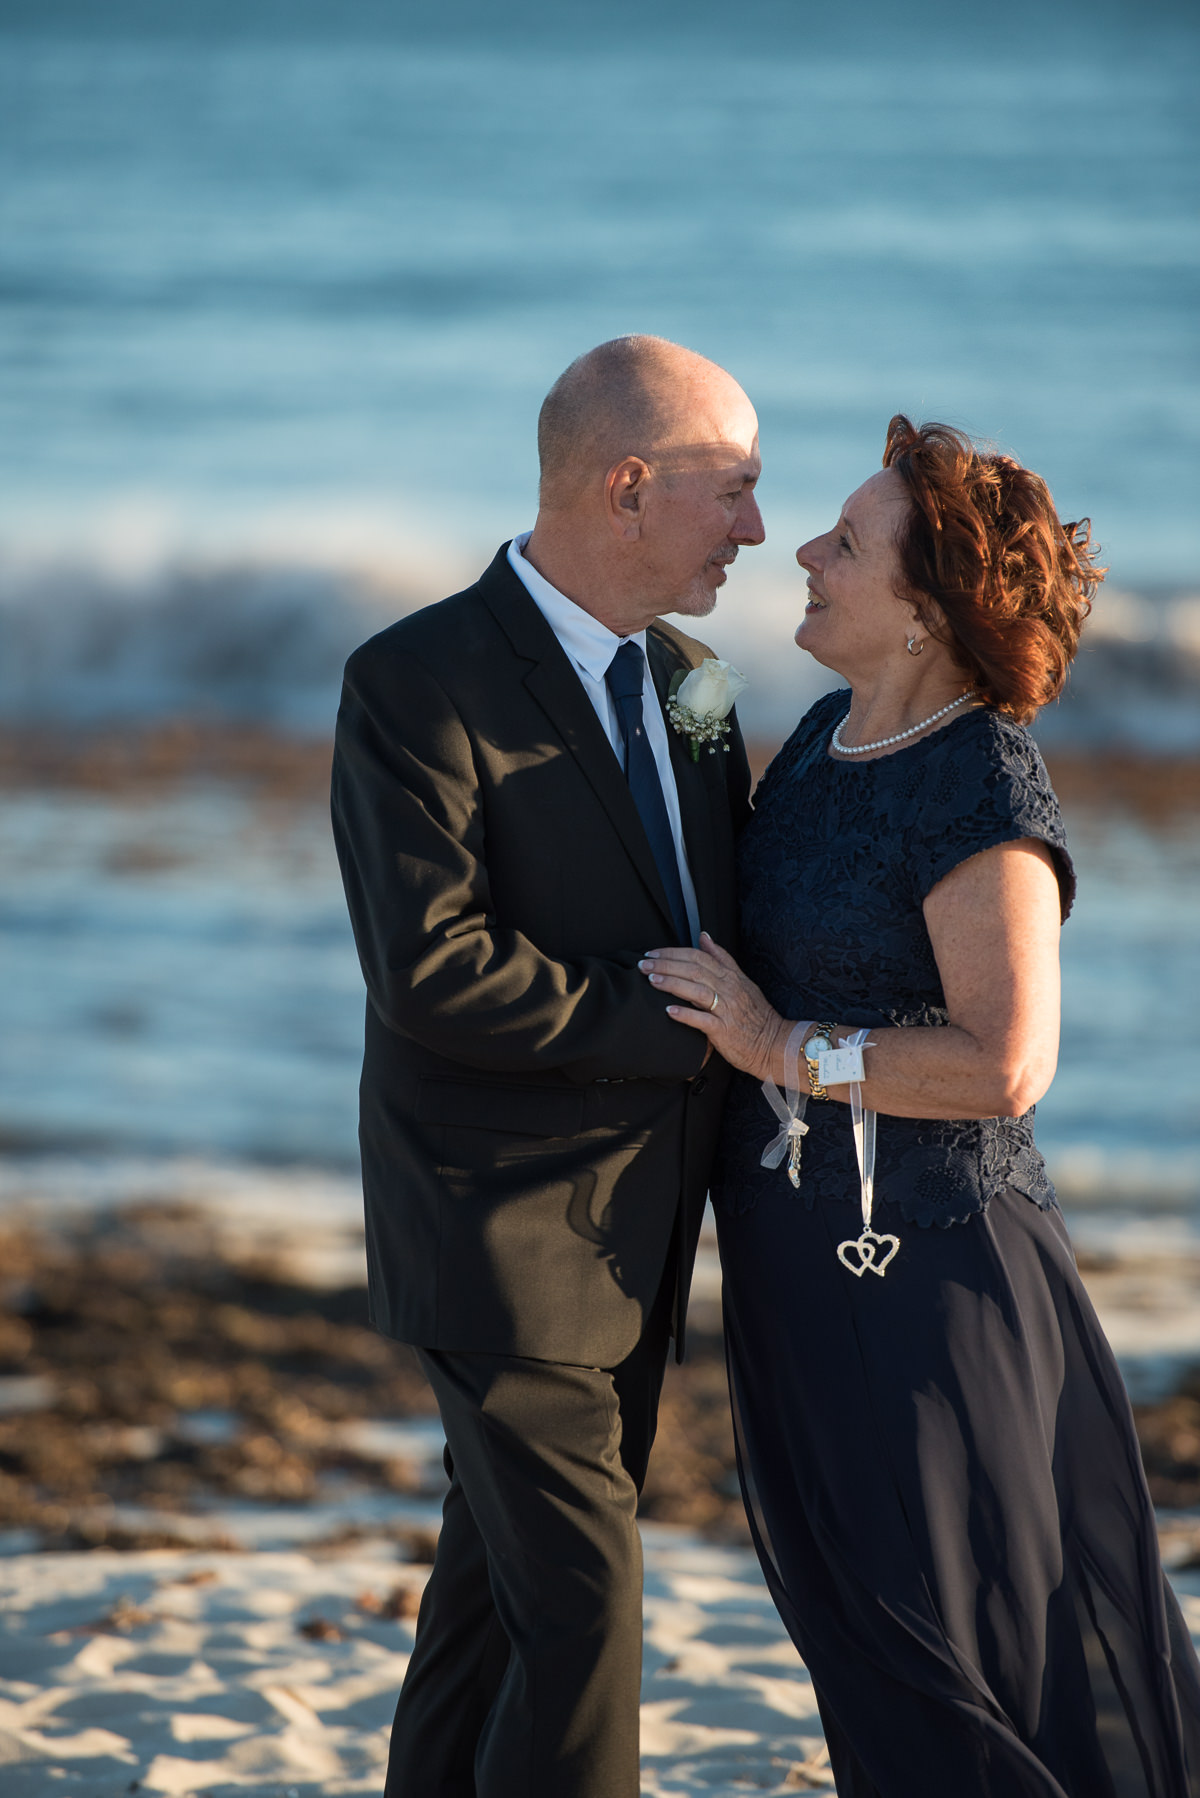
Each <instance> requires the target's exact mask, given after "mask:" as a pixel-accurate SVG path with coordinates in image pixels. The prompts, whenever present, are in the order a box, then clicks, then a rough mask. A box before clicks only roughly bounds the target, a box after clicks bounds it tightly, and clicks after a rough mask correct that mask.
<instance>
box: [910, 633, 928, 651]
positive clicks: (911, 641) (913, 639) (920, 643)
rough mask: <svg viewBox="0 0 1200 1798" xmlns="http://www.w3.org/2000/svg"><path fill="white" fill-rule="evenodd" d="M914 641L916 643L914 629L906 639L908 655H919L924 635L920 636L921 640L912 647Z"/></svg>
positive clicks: (922, 647)
mask: <svg viewBox="0 0 1200 1798" xmlns="http://www.w3.org/2000/svg"><path fill="white" fill-rule="evenodd" d="M914 643H917V633H916V631H914V632H913V634H912V636H911V637H910V638H909V639H908V644H907V649H908V653H909V655H910V656H919V655H920V653H921V651H922V650H923V649H924V647H925V639H924V637H922V638H921V641H920V642H919V643H917V647H916V648H915V649H914V648H913V644H914Z"/></svg>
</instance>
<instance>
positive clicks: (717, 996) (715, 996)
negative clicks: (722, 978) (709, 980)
mask: <svg viewBox="0 0 1200 1798" xmlns="http://www.w3.org/2000/svg"><path fill="white" fill-rule="evenodd" d="M720 1002H721V995H720V993H719V992H717V990H716V988H715V987H714V988H713V1002H712V1004H711V1005H710V1006H709V1008H708V1009H709V1010H710V1011H715V1010H716V1009H717V1006H718V1005H719V1004H720Z"/></svg>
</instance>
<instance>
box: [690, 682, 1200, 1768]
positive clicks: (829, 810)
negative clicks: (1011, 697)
mask: <svg viewBox="0 0 1200 1798" xmlns="http://www.w3.org/2000/svg"><path fill="white" fill-rule="evenodd" d="M847 698H848V696H847V695H846V694H845V693H840V694H830V695H827V696H826V697H825V698H824V699H822V700H820V701H818V703H817V704H816V705H815V706H814V707H813V709H812V710H811V711H810V712H809V713H808V715H807V716H806V718H805V719H804V720H803V721H802V722H801V724H800V726H799V728H798V729H797V731H796V732H795V734H794V735H793V736H792V738H791V739H790V741H789V742H788V743H787V744H786V745H785V747H784V748H783V750H782V751H781V752H780V754H779V755H778V756H777V757H776V759H775V761H774V762H773V763H772V765H771V767H770V768H769V770H768V771H767V774H766V776H765V778H764V780H763V782H762V784H761V785H760V787H759V789H758V793H757V795H756V799H755V811H754V816H753V818H752V819H751V821H750V823H749V825H748V826H747V829H746V831H745V833H744V835H743V837H742V841H741V845H740V850H739V879H740V886H741V899H742V948H741V960H742V963H743V965H744V967H745V968H746V970H747V972H748V973H749V974H750V975H751V977H752V978H753V979H754V980H756V981H757V982H758V983H759V985H760V986H761V987H762V988H763V990H764V991H765V993H766V994H767V997H768V998H769V999H770V1001H771V1003H772V1004H773V1005H774V1006H775V1007H776V1008H777V1009H778V1010H779V1011H780V1012H781V1013H783V1015H784V1016H786V1017H791V1018H817V1019H824V1018H830V1019H836V1020H837V1021H838V1022H839V1023H843V1024H866V1025H882V1024H901V1025H915V1024H925V1025H936V1024H938V1023H941V1022H944V1021H945V1017H946V1013H945V1009H944V1001H943V994H942V990H941V984H940V981H939V978H938V972H937V966H936V963H935V961H934V958H933V954H932V951H931V948H930V943H929V938H928V935H927V933H926V930H925V925H924V920H923V914H922V902H923V900H924V899H925V897H926V895H927V894H928V893H929V891H930V889H931V888H932V887H933V886H934V885H935V884H936V883H937V882H938V881H939V880H940V879H941V878H942V877H943V876H944V875H946V874H947V873H949V872H950V870H951V869H952V868H953V867H955V866H956V865H957V864H958V863H959V862H961V861H963V860H964V859H965V858H966V857H968V856H970V855H973V854H976V853H978V852H979V851H980V850H983V849H986V848H989V847H991V846H992V845H993V844H996V843H1003V842H1012V841H1015V840H1018V839H1021V838H1026V837H1033V838H1038V839H1040V840H1042V841H1043V842H1045V843H1047V844H1049V846H1050V848H1051V851H1052V854H1053V857H1054V861H1055V866H1056V868H1057V872H1058V876H1059V883H1060V887H1061V890H1062V896H1063V910H1064V915H1065V913H1066V911H1067V909H1068V908H1069V905H1070V901H1071V898H1072V895H1073V888H1074V876H1073V874H1072V871H1071V864H1070V860H1069V858H1068V856H1067V853H1066V849H1065V846H1064V838H1063V830H1062V821H1061V818H1060V816H1059V811H1058V806H1057V803H1056V801H1055V798H1054V795H1053V792H1052V791H1051V789H1050V786H1049V783H1048V781H1047V778H1046V772H1045V769H1044V767H1043V765H1042V761H1041V757H1040V755H1039V754H1038V751H1037V748H1036V746H1035V744H1034V743H1033V740H1032V739H1031V737H1030V736H1029V734H1028V733H1027V732H1026V731H1025V730H1023V729H1022V728H1020V727H1019V726H1017V725H1014V724H1012V723H1011V722H1009V721H1007V720H1005V719H1003V718H1001V717H1000V716H999V715H997V714H996V713H994V712H992V711H990V710H988V709H984V708H980V709H977V710H974V711H971V712H967V713H964V714H961V715H960V716H958V717H957V718H955V719H952V720H951V721H950V722H949V723H948V724H946V725H945V726H944V727H943V728H942V729H941V730H939V731H936V732H935V733H934V734H932V735H931V736H929V737H926V738H924V739H923V740H920V741H918V742H917V743H914V744H910V745H909V746H907V747H905V748H902V749H899V750H897V751H895V752H894V753H892V754H890V755H887V756H884V757H881V758H879V759H877V760H875V761H871V762H867V763H857V762H843V761H837V760H835V759H834V758H832V757H831V756H830V755H829V754H828V748H827V745H828V741H829V734H830V731H831V729H832V727H833V725H834V724H835V723H836V722H837V720H838V718H839V717H840V716H842V714H843V712H844V711H845V709H846V705H847ZM806 1121H807V1122H808V1123H809V1125H810V1132H809V1134H808V1136H807V1137H806V1138H805V1140H804V1147H803V1159H802V1167H801V1187H800V1191H799V1192H796V1191H795V1190H794V1189H793V1187H792V1185H791V1184H790V1182H789V1180H788V1179H787V1175H786V1169H785V1167H779V1168H776V1169H773V1170H772V1169H767V1168H763V1167H762V1166H761V1165H760V1157H761V1154H762V1150H763V1148H764V1146H765V1144H766V1143H767V1141H768V1140H769V1139H770V1138H771V1137H772V1136H773V1135H774V1133H775V1130H776V1128H777V1125H776V1121H775V1118H774V1116H773V1114H772V1112H771V1111H770V1110H769V1108H768V1106H767V1103H766V1101H765V1099H764V1098H763V1095H762V1092H761V1090H760V1088H759V1085H758V1083H757V1082H756V1081H753V1080H751V1079H748V1078H746V1077H745V1076H739V1078H738V1081H737V1083H736V1085H735V1088H734V1093H733V1097H732V1099H731V1102H730V1107H729V1111H728V1114H727V1121H726V1126H725V1134H724V1139H723V1143H722V1147H721V1153H720V1157H719V1163H718V1169H717V1177H716V1179H715V1180H714V1185H713V1198H714V1203H715V1207H716V1212H717V1225H718V1231H719V1235H720V1241H721V1259H722V1264H723V1268H724V1280H725V1311H726V1333H727V1343H728V1354H729V1371H730V1388H731V1393H732V1398H733V1408H734V1418H735V1425H736V1432H737V1442H738V1458H739V1467H740V1471H741V1476H742V1484H743V1492H744V1496H745V1500H746V1508H747V1512H748V1515H749V1517H750V1523H751V1529H752V1532H753V1535H754V1540H755V1545H756V1547H757V1549H758V1554H759V1558H760V1560H761V1562H762V1566H763V1570H764V1573H765V1575H766V1578H767V1582H768V1584H769V1586H770V1588H771V1592H772V1596H773V1597H774V1600H775V1603H776V1604H777V1606H778V1607H779V1611H780V1614H781V1616H782V1617H783V1620H784V1622H785V1624H786V1625H787V1628H788V1630H789V1631H790V1633H791V1636H792V1639H793V1640H794V1642H795V1644H796V1646H797V1648H798V1649H799V1651H800V1653H801V1654H802V1655H803V1657H804V1660H805V1662H806V1664H807V1666H808V1669H809V1672H810V1674H811V1676H812V1679H813V1684H814V1686H815V1688H816V1691H817V1696H818V1699H819V1702H820V1706H821V1714H822V1719H823V1721H824V1724H825V1728H826V1734H827V1738H828V1741H829V1747H830V1754H831V1759H832V1764H833V1769H834V1773H835V1775H836V1778H837V1782H838V1786H837V1789H838V1792H839V1793H840V1794H841V1798H1200V1668H1198V1666H1197V1663H1196V1658H1195V1655H1194V1653H1193V1650H1192V1646H1191V1642H1190V1640H1189V1638H1188V1634H1187V1630H1186V1628H1185V1626H1184V1623H1183V1619H1182V1616H1181V1615H1180V1612H1179V1608H1178V1606H1177V1604H1176V1602H1175V1600H1174V1597H1173V1596H1172V1594H1171V1592H1170V1589H1169V1587H1168V1586H1167V1585H1166V1582H1165V1580H1164V1578H1163V1574H1162V1569H1161V1565H1160V1562H1159V1557H1158V1548H1157V1538H1156V1534H1155V1527H1154V1514H1153V1510H1152V1508H1151V1504H1150V1498H1149V1494H1148V1492H1147V1489H1146V1483H1145V1479H1144V1477H1143V1474H1142V1468H1141V1461H1140V1457H1139V1453H1138V1445H1137V1440H1136V1437H1135V1434H1134V1429H1133V1420H1132V1417H1131V1415H1130V1410H1129V1405H1128V1401H1127V1399H1126V1396H1125V1391H1124V1387H1123V1385H1122V1382H1121V1378H1120V1375H1119V1373H1118V1371H1117V1368H1116V1364H1115V1362H1114V1361H1113V1358H1112V1354H1111V1351H1110V1350H1109V1347H1108V1344H1107V1343H1106V1341H1105V1339H1104V1336H1103V1334H1102V1332H1101V1330H1100V1327H1099V1324H1098V1323H1097V1321H1096V1317H1095V1314H1094V1312H1093V1310H1092V1307H1091V1304H1090V1303H1089V1301H1088V1298H1087V1295H1086V1293H1085V1292H1084V1289H1083V1287H1082V1285H1081V1283H1080V1280H1079V1277H1078V1274H1077V1272H1076V1269H1075V1263H1074V1258H1073V1256H1072V1253H1071V1248H1070V1244H1069V1241H1068V1238H1067V1234H1066V1230H1065V1227H1064V1224H1063V1220H1062V1216H1061V1213H1060V1212H1059V1210H1058V1206H1057V1203H1056V1201H1055V1198H1054V1193H1053V1189H1052V1188H1051V1186H1050V1183H1049V1181H1048V1180H1047V1178H1046V1172H1045V1168H1044V1166H1043V1163H1042V1160H1041V1157H1040V1156H1039V1154H1038V1152H1037V1150H1036V1148H1035V1146H1034V1140H1033V1116H1032V1113H1029V1114H1027V1115H1026V1116H1025V1117H1023V1118H1018V1119H993V1120H986V1121H983V1122H978V1121H965V1122H960V1123H944V1122H934V1121H926V1120H913V1119H901V1118H891V1117H883V1116H881V1117H880V1118H879V1122H878V1150H877V1169H876V1194H875V1204H876V1212H875V1227H876V1228H877V1229H878V1230H880V1231H888V1232H891V1233H893V1234H895V1235H896V1236H898V1237H899V1239H900V1249H899V1251H898V1253H897V1254H896V1256H895V1258H894V1260H893V1261H892V1263H891V1265H890V1266H889V1267H888V1269H887V1272H886V1274H885V1276H884V1277H883V1278H882V1279H880V1278H877V1277H875V1276H874V1275H873V1274H871V1273H870V1272H869V1271H868V1272H867V1273H866V1274H865V1275H864V1276H863V1277H860V1278H856V1277H855V1276H854V1275H853V1274H851V1273H850V1272H848V1271H847V1270H846V1268H844V1267H843V1266H842V1265H841V1263H840V1262H839V1261H838V1259H837V1254H836V1250H837V1245H838V1243H839V1242H841V1241H843V1240H845V1239H847V1238H851V1237H856V1236H857V1235H858V1232H859V1227H860V1216H859V1178H858V1169H857V1164H856V1162H855V1158H854V1148H853V1140H852V1136H851V1125H850V1114H849V1107H848V1106H845V1105H841V1104H832V1103H830V1104H821V1103H819V1102H810V1104H809V1106H808V1111H807V1118H806Z"/></svg>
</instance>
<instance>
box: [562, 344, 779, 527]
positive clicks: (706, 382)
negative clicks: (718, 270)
mask: <svg viewBox="0 0 1200 1798" xmlns="http://www.w3.org/2000/svg"><path fill="white" fill-rule="evenodd" d="M734 394H736V395H740V394H741V389H740V388H739V387H738V385H737V382H736V381H735V380H734V379H733V377H732V375H729V374H726V372H725V370H724V369H723V368H720V367H718V365H717V364H716V363H715V362H709V361H708V360H707V358H706V357H704V356H699V355H697V354H696V352H695V350H688V349H684V348H683V346H682V345H681V344H677V343H670V342H668V341H667V339H666V338H665V337H640V336H639V337H614V338H613V339H612V340H611V341H610V342H609V343H602V344H600V345H598V347H597V348H596V349H594V350H588V352H587V353H586V355H583V356H579V357H577V359H576V360H575V361H574V362H572V364H571V366H570V367H569V368H568V369H566V370H565V371H564V372H563V373H562V374H561V375H560V376H559V377H558V380H557V381H556V382H555V383H554V385H553V387H552V388H551V389H550V391H549V393H548V394H547V395H546V398H545V400H544V401H543V403H542V410H541V413H540V414H539V417H538V457H539V461H540V463H541V491H540V502H541V505H542V508H543V509H544V510H547V511H553V510H555V509H557V508H558V507H561V506H564V505H570V504H571V503H572V502H573V501H574V500H575V499H577V498H578V497H579V495H580V494H581V492H582V491H583V489H584V488H586V487H587V486H588V485H589V483H590V482H591V481H593V480H597V479H602V478H603V476H604V474H605V473H606V471H607V470H608V469H610V468H611V467H612V466H613V465H614V463H617V462H619V461H621V460H622V458H623V457H626V456H639V457H641V458H642V460H643V461H645V462H647V463H650V464H652V465H653V464H657V465H658V467H659V471H660V472H661V473H663V474H670V473H671V472H680V471H682V469H683V468H684V467H685V466H688V465H690V464H693V463H694V461H695V459H696V457H697V456H703V455H704V454H705V453H706V452H711V451H712V450H713V449H714V448H715V447H716V446H715V444H713V443H712V442H711V441H710V442H708V443H705V442H704V437H705V430H704V425H705V414H706V412H708V411H710V410H712V408H713V407H714V406H719V405H720V404H722V403H725V404H727V402H728V400H729V398H730V396H731V395H734ZM743 397H744V396H743ZM706 402H707V403H706Z"/></svg>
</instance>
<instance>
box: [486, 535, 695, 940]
mask: <svg viewBox="0 0 1200 1798" xmlns="http://www.w3.org/2000/svg"><path fill="white" fill-rule="evenodd" d="M505 549H507V545H506V546H505ZM505 577H507V578H505ZM479 586H480V591H481V593H482V594H483V597H484V599H485V600H486V602H487V604H488V606H489V608H490V609H491V611H492V613H493V615H494V616H495V618H496V620H497V622H498V623H499V624H500V625H501V626H502V627H503V629H504V631H505V634H506V635H507V637H508V639H509V641H510V642H511V644H512V646H513V648H514V649H515V650H516V652H517V654H518V655H519V656H522V657H523V658H524V659H525V660H526V661H528V662H530V663H532V666H531V667H530V668H529V670H528V671H527V673H526V674H525V677H524V678H525V686H526V688H527V689H528V691H529V692H530V693H531V694H532V696H533V698H534V699H535V700H536V701H537V703H538V704H539V705H540V706H541V708H542V710H543V711H544V712H545V714H546V716H547V718H548V719H549V720H550V722H551V724H552V725H553V726H554V728H555V730H556V731H557V732H558V734H559V736H560V737H561V738H562V740H563V742H564V744H565V745H566V747H567V749H568V750H569V752H570V753H571V755H572V756H574V758H575V760H576V762H577V763H578V765H579V767H580V769H581V770H582V772H583V774H584V775H585V776H586V778H587V780H588V781H589V782H590V784H591V786H592V789H593V791H594V792H595V794H596V797H597V799H598V800H599V801H600V803H601V805H602V806H603V807H604V809H605V811H606V812H607V813H608V816H609V818H610V819H611V821H612V823H613V825H614V827H615V828H616V831H617V833H618V835H619V836H620V838H621V841H622V843H623V844H624V846H625V849H626V851H627V853H628V855H629V857H630V859H631V860H632V862H633V863H634V866H635V867H636V868H637V871H638V873H639V874H640V875H641V877H642V880H643V881H644V883H645V885H646V887H647V888H648V890H649V892H650V894H651V896H652V897H653V899H654V902H655V904H656V905H657V906H658V908H659V910H660V911H661V912H662V915H663V918H664V919H665V921H666V923H667V925H668V926H669V927H670V928H671V929H672V930H673V929H674V925H673V924H672V921H671V907H670V905H669V903H668V901H667V895H666V892H665V891H664V889H663V883H662V879H661V876H660V875H659V872H658V867H657V865H656V863H655V860H654V856H653V853H652V852H651V849H650V844H649V842H648V841H647V839H646V832H645V830H644V829H643V828H642V820H641V818H640V817H639V816H638V809H637V806H636V805H635V804H634V800H633V794H632V793H631V792H630V791H629V782H628V781H627V780H626V779H625V775H624V772H623V770H622V768H621V766H620V763H619V762H618V761H617V758H616V756H615V755H614V754H613V749H612V744H611V743H610V742H609V740H608V737H607V736H606V734H605V731H604V727H603V725H602V724H601V723H600V720H599V718H597V716H596V713H595V710H594V708H593V706H592V702H591V700H590V699H589V698H588V696H587V694H586V693H585V692H584V690H583V684H582V682H581V681H580V679H579V676H578V675H577V674H576V672H575V670H574V668H573V667H572V666H571V662H570V659H569V658H568V656H567V653H566V651H565V650H564V649H563V647H562V644H561V643H560V642H559V640H558V638H557V637H556V636H555V634H554V632H553V631H552V630H551V628H550V626H549V625H548V624H547V622H546V620H545V618H544V617H543V616H542V614H541V612H540V611H539V609H538V607H537V604H536V603H535V601H534V600H533V599H532V598H531V597H530V595H529V594H528V593H527V592H526V590H525V587H524V586H523V584H522V583H521V581H519V580H518V578H517V576H516V575H515V574H514V573H513V570H512V569H511V567H510V566H509V564H508V561H507V559H506V557H505V551H504V550H502V551H501V552H500V554H499V555H498V556H497V557H496V560H495V561H494V562H493V563H492V566H491V567H490V568H489V569H488V571H487V573H486V574H485V575H484V577H483V579H482V580H481V581H480V583H479ZM656 684H657V680H656Z"/></svg>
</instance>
